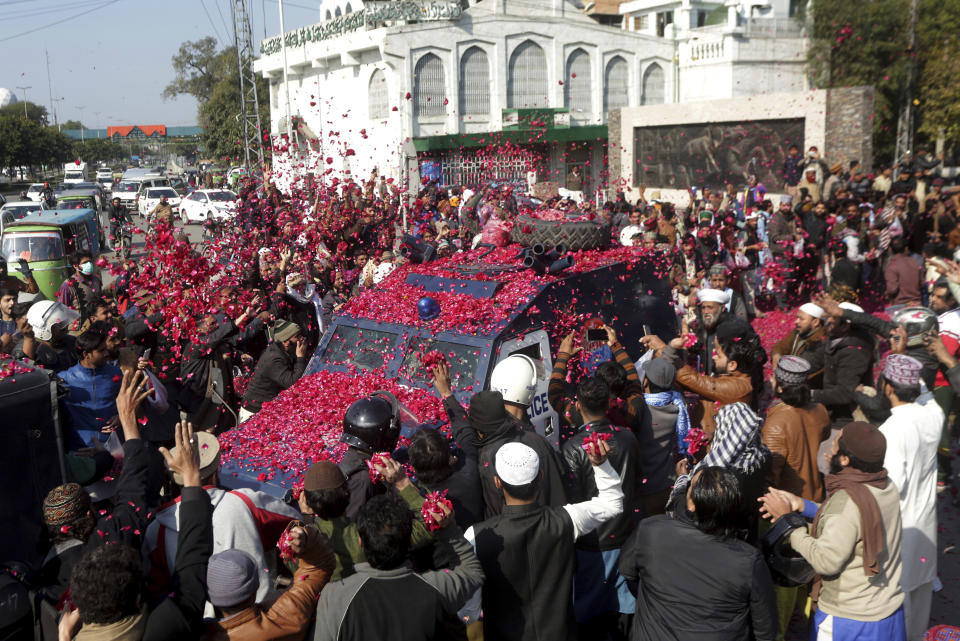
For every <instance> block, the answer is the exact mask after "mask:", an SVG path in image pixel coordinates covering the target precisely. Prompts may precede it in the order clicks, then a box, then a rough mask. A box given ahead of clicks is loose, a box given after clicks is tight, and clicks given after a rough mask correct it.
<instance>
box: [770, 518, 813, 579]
mask: <svg viewBox="0 0 960 641" xmlns="http://www.w3.org/2000/svg"><path fill="white" fill-rule="evenodd" d="M806 525H807V522H806V520H805V519H804V518H803V517H802V516H801V515H799V514H797V513H796V512H791V513H789V514H784V515H783V516H781V517H780V518H779V519H777V522H776V523H774V524H773V525H772V526H771V527H770V529H769V530H767V532H766V534H764V535H763V539H762V540H761V542H760V543H761V547H762V549H763V558H764V560H765V561H766V562H767V567H768V568H770V575H771V576H772V577H773V581H774V583H776V584H777V585H782V586H784V587H796V586H798V585H804V584H806V583H809V582H810V581H811V580H812V579H813V577H814V575H815V574H816V572H814V570H813V566H811V565H810V564H809V563H808V562H807V560H806V559H804V558H803V557H802V556H800V555H799V554H797V553H796V552H795V551H794V550H793V549H792V548H790V544H789V540H788V539H789V537H790V533H791V532H793V531H794V530H795V529H797V528H801V527H806Z"/></svg>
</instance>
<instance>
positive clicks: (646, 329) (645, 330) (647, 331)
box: [643, 323, 650, 336]
mask: <svg viewBox="0 0 960 641" xmlns="http://www.w3.org/2000/svg"><path fill="white" fill-rule="evenodd" d="M643 335H644V336H649V335H650V326H649V325H647V324H646V323H644V324H643Z"/></svg>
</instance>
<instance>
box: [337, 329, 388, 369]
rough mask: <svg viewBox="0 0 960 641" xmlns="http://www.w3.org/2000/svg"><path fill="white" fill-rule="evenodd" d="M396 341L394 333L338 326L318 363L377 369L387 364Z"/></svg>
mask: <svg viewBox="0 0 960 641" xmlns="http://www.w3.org/2000/svg"><path fill="white" fill-rule="evenodd" d="M396 339H397V334H396V333H395V332H384V331H381V330H376V329H363V328H360V327H350V326H348V325H338V326H337V329H336V331H335V332H334V333H333V336H331V337H330V342H328V343H327V347H326V349H324V350H323V354H322V355H321V356H320V362H321V363H329V364H331V365H346V366H350V365H354V366H356V367H358V368H360V369H377V368H378V367H383V365H384V364H385V363H386V362H387V358H388V357H389V356H390V354H391V353H392V351H393V344H394V342H395V341H396Z"/></svg>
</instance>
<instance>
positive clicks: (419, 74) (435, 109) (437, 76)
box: [414, 53, 446, 118]
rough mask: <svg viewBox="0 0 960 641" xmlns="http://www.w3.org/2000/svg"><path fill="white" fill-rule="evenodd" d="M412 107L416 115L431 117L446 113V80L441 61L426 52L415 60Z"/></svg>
mask: <svg viewBox="0 0 960 641" xmlns="http://www.w3.org/2000/svg"><path fill="white" fill-rule="evenodd" d="M414 83H415V84H414V94H415V95H414V108H415V109H416V116H417V117H418V118H422V117H433V116H442V115H444V114H445V113H446V106H445V105H444V104H443V102H444V100H446V82H445V80H444V74H443V61H441V60H440V58H439V57H437V56H435V55H434V54H432V53H428V54H427V55H425V56H424V57H423V58H420V60H419V61H418V62H417V66H416V69H415V71H414Z"/></svg>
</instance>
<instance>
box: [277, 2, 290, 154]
mask: <svg viewBox="0 0 960 641" xmlns="http://www.w3.org/2000/svg"><path fill="white" fill-rule="evenodd" d="M277 5H278V7H279V9H280V53H281V56H282V57H283V98H284V103H285V105H286V115H287V144H288V145H289V144H291V143H293V123H292V122H290V79H289V78H287V37H286V36H287V31H286V28H285V27H284V26H283V0H277Z"/></svg>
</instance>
